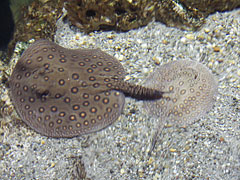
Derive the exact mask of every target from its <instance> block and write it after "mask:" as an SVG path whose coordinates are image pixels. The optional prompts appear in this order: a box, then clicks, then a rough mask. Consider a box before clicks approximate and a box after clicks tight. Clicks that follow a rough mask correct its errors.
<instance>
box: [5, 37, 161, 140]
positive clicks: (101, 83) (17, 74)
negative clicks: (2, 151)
mask: <svg viewBox="0 0 240 180" xmlns="http://www.w3.org/2000/svg"><path fill="white" fill-rule="evenodd" d="M124 75H125V72H124V69H123V67H122V65H121V64H120V63H119V61H118V60H117V59H115V58H113V57H112V56H110V55H108V54H106V53H104V52H103V51H101V50H100V49H75V50H73V49H66V48H63V47H61V46H59V45H57V44H55V43H53V42H50V41H47V40H39V41H36V42H35V43H33V44H32V45H31V46H30V47H29V48H28V49H27V50H26V51H25V52H24V53H23V55H22V56H21V58H20V59H19V61H18V63H17V64H16V67H15V68H14V70H13V73H12V75H11V77H10V83H9V85H10V90H11V91H10V92H11V98H12V101H13V103H14V105H15V107H16V110H17V112H18V114H19V115H20V117H21V118H22V120H23V121H24V122H25V123H26V124H28V125H29V126H30V127H32V128H33V129H34V130H36V131H37V132H39V133H40V134H43V135H45V136H50V137H73V136H78V135H82V134H87V133H91V132H95V131H98V130H101V129H103V128H105V127H107V126H109V125H110V124H111V123H113V122H114V121H116V119H117V118H118V117H119V116H120V114H121V112H122V109H123V106H124V101H125V95H128V96H132V97H135V98H137V99H144V98H147V99H155V98H161V97H162V94H163V93H162V92H161V91H157V90H154V89H151V88H145V87H142V86H137V85H133V84H129V83H127V82H125V81H124Z"/></svg>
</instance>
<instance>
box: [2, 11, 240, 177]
mask: <svg viewBox="0 0 240 180" xmlns="http://www.w3.org/2000/svg"><path fill="white" fill-rule="evenodd" d="M57 27H58V30H57V32H56V38H55V40H56V42H57V43H58V44H60V45H62V46H64V47H67V48H79V47H81V48H101V49H102V50H103V51H106V52H107V53H109V54H110V55H112V56H114V57H116V58H118V59H119V60H120V62H121V63H122V64H123V66H124V68H125V70H126V72H127V76H126V80H128V81H129V82H132V83H136V84H143V82H144V80H145V78H146V77H147V76H148V75H149V73H150V72H152V71H153V69H154V68H156V67H158V66H160V65H161V64H164V63H167V62H170V61H174V60H186V59H188V60H196V61H199V62H201V63H202V64H204V65H205V66H206V67H208V68H209V69H210V71H211V72H212V73H213V74H214V75H215V77H216V78H217V79H218V81H219V87H218V96H217V100H216V103H215V104H214V107H213V108H212V109H211V110H210V112H209V113H208V114H207V115H206V116H205V117H203V118H201V119H199V120H198V121H196V122H195V123H193V124H191V125H189V126H188V127H186V128H176V127H171V126H170V127H169V126H166V127H165V128H164V129H163V131H162V133H161V135H160V137H159V139H158V142H157V144H156V147H155V149H154V150H153V152H152V153H151V155H149V148H150V145H151V138H152V136H153V134H154V132H155V129H156V127H157V122H158V119H154V118H153V117H151V116H150V115H148V114H146V113H145V111H144V109H143V108H142V101H137V100H135V99H131V98H126V103H125V108H124V111H123V113H122V116H121V117H120V118H119V120H118V121H116V122H115V123H114V124H113V125H111V126H110V127H108V128H106V129H104V130H102V131H100V132H97V133H93V134H90V135H85V136H82V137H76V138H72V139H63V138H62V139H54V138H47V137H44V136H41V135H40V134H37V133H36V132H34V131H33V130H31V129H30V128H29V127H27V126H26V125H25V124H24V123H22V121H19V119H18V116H17V115H16V112H15V111H14V113H15V118H14V119H12V117H13V116H11V117H9V116H6V117H3V118H1V125H2V124H4V123H5V122H6V123H7V124H8V125H7V126H6V127H5V132H4V135H3V137H1V142H0V149H1V151H0V158H1V163H0V177H1V178H0V179H3V180H5V179H6V180H8V179H41V180H42V179H48V180H54V179H71V178H72V179H76V177H78V178H79V179H84V178H85V179H86V178H90V179H92V180H107V179H113V180H117V179H122V180H123V179H124V180H135V179H147V180H148V179H149V180H150V179H151V180H157V179H164V180H173V179H211V180H215V179H216V180H217V179H226V180H238V179H240V151H239V149H240V92H239V89H240V10H239V9H238V10H235V11H231V12H225V13H215V14H213V15H211V16H209V17H208V18H207V19H206V24H205V25H204V26H203V27H202V28H201V29H200V30H199V31H197V32H188V31H181V30H179V29H176V28H169V27H166V26H165V25H163V24H160V23H156V22H152V23H150V24H149V25H148V26H146V27H143V28H140V29H136V30H131V31H129V32H125V33H117V32H113V31H109V32H94V33H91V34H90V35H84V34H83V33H81V32H80V31H79V30H78V29H76V28H74V27H70V26H69V23H68V22H63V21H62V19H60V20H59V21H58V24H57ZM17 58H19V56H18V55H15V56H14V59H13V60H12V61H13V62H15V61H16V59H17ZM4 92H5V91H4ZM5 98H6V97H5ZM14 113H13V114H14ZM9 119H10V120H9ZM1 128H3V127H1ZM79 172H80V173H79Z"/></svg>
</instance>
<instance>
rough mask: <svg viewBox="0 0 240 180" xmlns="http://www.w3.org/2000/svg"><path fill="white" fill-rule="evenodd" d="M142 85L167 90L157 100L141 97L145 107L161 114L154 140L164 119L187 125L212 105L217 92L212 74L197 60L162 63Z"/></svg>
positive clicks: (170, 122) (155, 113) (154, 113)
mask: <svg viewBox="0 0 240 180" xmlns="http://www.w3.org/2000/svg"><path fill="white" fill-rule="evenodd" d="M144 85H145V86H146V87H149V88H153V89H157V90H159V91H163V92H167V93H164V95H163V98H161V99H159V100H147V101H144V109H146V110H147V111H148V113H149V114H151V115H153V116H155V117H158V118H160V120H159V122H160V123H159V125H158V130H157V133H156V134H155V137H154V138H155V140H154V141H156V136H157V135H158V133H159V132H160V131H161V129H162V128H163V126H164V124H166V123H169V124H172V125H177V126H183V127H186V126H187V125H189V124H191V123H193V122H194V121H195V120H198V119H199V118H200V117H202V116H203V115H204V114H205V113H206V112H208V111H209V110H210V109H211V108H212V106H213V103H214V102H215V97H216V94H217V82H216V80H215V78H214V77H213V75H212V74H211V73H210V72H209V70H208V69H207V68H206V67H204V66H203V65H201V64H200V63H198V62H196V61H187V60H184V61H174V62H170V63H167V64H165V65H162V66H160V67H159V68H157V69H155V70H154V72H153V73H151V74H150V76H149V77H148V78H147V79H146V83H145V84H144ZM154 143H156V142H153V144H154Z"/></svg>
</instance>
